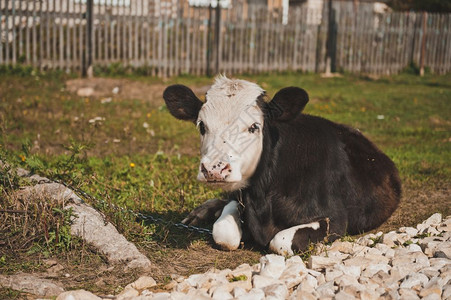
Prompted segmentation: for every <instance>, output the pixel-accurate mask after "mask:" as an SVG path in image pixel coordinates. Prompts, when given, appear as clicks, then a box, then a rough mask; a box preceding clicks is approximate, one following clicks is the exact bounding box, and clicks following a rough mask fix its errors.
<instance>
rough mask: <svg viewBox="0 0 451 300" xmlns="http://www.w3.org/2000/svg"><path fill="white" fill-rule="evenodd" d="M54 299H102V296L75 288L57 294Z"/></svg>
mask: <svg viewBox="0 0 451 300" xmlns="http://www.w3.org/2000/svg"><path fill="white" fill-rule="evenodd" d="M56 300H102V298H100V297H97V296H96V295H94V294H93V293H91V292H88V291H85V290H75V291H69V292H64V293H61V294H59V295H58V297H56Z"/></svg>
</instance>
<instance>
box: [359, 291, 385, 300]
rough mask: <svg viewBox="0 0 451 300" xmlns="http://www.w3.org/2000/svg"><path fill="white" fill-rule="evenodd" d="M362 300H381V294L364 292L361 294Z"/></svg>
mask: <svg viewBox="0 0 451 300" xmlns="http://www.w3.org/2000/svg"><path fill="white" fill-rule="evenodd" d="M359 296H360V299H361V300H378V299H380V296H381V294H379V293H378V292H376V290H370V289H367V290H364V291H361V292H360V293H359Z"/></svg>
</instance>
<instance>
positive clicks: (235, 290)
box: [232, 286, 247, 298]
mask: <svg viewBox="0 0 451 300" xmlns="http://www.w3.org/2000/svg"><path fill="white" fill-rule="evenodd" d="M246 294H247V291H246V290H245V289H243V288H242V287H239V286H237V287H235V288H233V291H232V295H233V297H235V298H238V297H239V296H243V295H246Z"/></svg>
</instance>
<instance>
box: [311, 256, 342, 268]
mask: <svg viewBox="0 0 451 300" xmlns="http://www.w3.org/2000/svg"><path fill="white" fill-rule="evenodd" d="M340 262H341V260H340V259H338V258H334V257H322V256H316V255H312V256H310V258H309V261H308V267H309V268H310V269H313V270H322V269H325V268H327V267H333V266H334V265H335V264H337V263H340Z"/></svg>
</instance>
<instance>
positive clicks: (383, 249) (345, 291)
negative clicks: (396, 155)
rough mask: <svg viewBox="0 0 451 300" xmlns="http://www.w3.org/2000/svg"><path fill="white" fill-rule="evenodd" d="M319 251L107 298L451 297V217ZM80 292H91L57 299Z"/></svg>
mask: <svg viewBox="0 0 451 300" xmlns="http://www.w3.org/2000/svg"><path fill="white" fill-rule="evenodd" d="M318 249H319V251H318V252H317V253H316V255H312V256H310V258H309V260H308V262H307V264H305V263H304V262H303V261H302V259H301V258H300V257H299V256H293V257H290V258H288V259H286V258H285V257H283V256H279V255H274V254H269V255H266V256H263V257H262V258H261V259H260V263H259V264H256V265H254V266H250V265H247V264H243V265H241V266H239V267H238V268H236V269H234V270H229V269H227V270H211V271H209V272H207V273H205V274H196V275H191V276H189V277H188V278H184V277H180V278H174V279H173V281H172V282H170V283H169V284H168V285H166V286H165V289H166V290H168V291H169V292H151V291H150V290H151V288H152V287H153V286H155V285H156V283H155V281H154V280H153V279H152V278H150V277H142V278H140V279H138V280H137V281H136V282H134V283H131V284H129V285H128V286H127V287H126V288H125V289H124V290H123V292H122V293H121V294H119V295H117V296H115V297H111V296H110V297H109V299H111V298H115V299H117V300H125V299H142V300H144V299H146V300H147V299H155V300H156V299H158V300H160V299H212V298H213V299H243V300H244V299H252V300H255V299H420V298H421V299H451V216H449V217H447V218H446V219H444V220H442V216H441V215H440V214H434V215H432V216H431V217H430V218H428V219H427V220H426V221H424V222H423V223H421V224H419V225H418V226H417V227H416V228H413V227H402V228H399V230H397V231H391V232H388V233H385V234H383V233H382V232H379V233H377V234H368V235H365V236H363V237H360V238H358V239H357V240H355V241H345V239H342V240H338V241H335V242H334V243H332V244H331V245H319V247H318ZM80 292H83V293H88V292H86V291H71V292H65V293H63V294H61V295H60V296H59V297H58V298H57V299H81V298H78V297H77V294H76V293H80ZM88 294H90V293H88ZM88 294H84V297H83V299H101V298H99V297H97V296H94V295H92V294H90V295H88ZM88 296H90V297H92V298H88ZM70 297H72V298H70Z"/></svg>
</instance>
